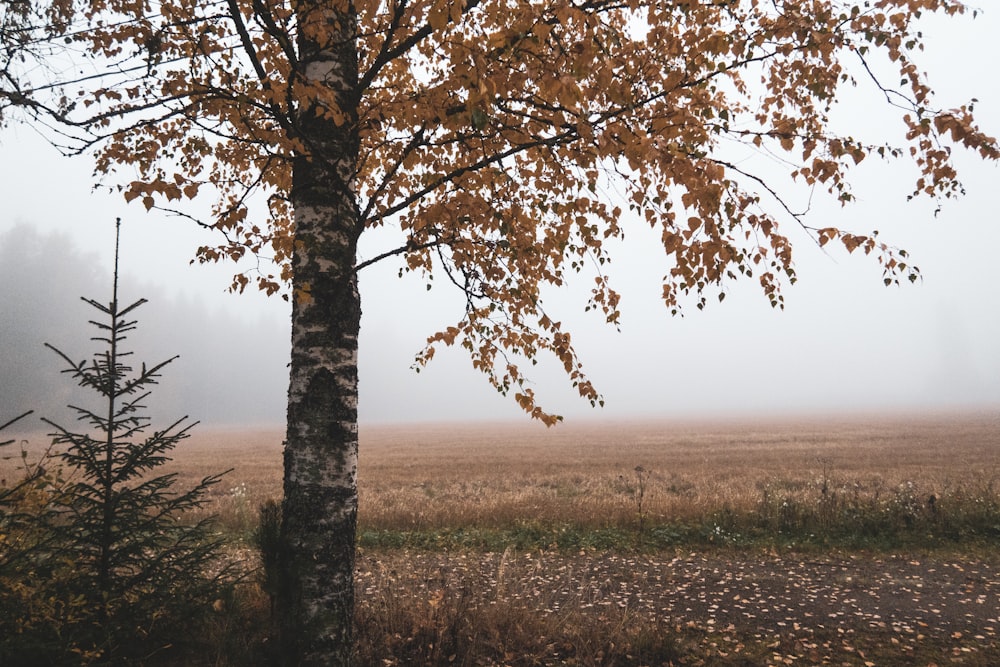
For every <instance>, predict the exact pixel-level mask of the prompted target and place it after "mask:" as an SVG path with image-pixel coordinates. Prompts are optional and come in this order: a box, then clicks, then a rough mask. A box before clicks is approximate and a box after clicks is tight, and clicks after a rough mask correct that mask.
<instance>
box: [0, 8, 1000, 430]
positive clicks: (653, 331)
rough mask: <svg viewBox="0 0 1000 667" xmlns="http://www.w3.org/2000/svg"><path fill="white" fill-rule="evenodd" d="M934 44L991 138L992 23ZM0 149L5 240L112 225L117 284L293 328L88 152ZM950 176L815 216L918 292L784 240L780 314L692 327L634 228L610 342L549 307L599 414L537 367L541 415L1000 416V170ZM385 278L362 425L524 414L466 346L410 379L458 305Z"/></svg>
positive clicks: (383, 274) (754, 296)
mask: <svg viewBox="0 0 1000 667" xmlns="http://www.w3.org/2000/svg"><path fill="white" fill-rule="evenodd" d="M926 32H927V34H928V38H927V41H928V47H929V48H928V53H927V54H926V56H927V57H926V58H924V59H923V60H921V64H922V65H923V66H924V67H925V69H927V70H928V71H929V72H930V74H931V82H932V85H934V86H935V87H936V89H937V90H938V91H939V95H938V98H937V100H938V101H939V103H940V106H942V107H951V106H957V105H960V104H963V103H966V102H967V101H968V100H969V98H971V97H976V98H978V99H979V102H978V104H977V113H978V118H979V121H980V123H981V125H982V126H983V127H984V129H985V130H986V131H987V132H988V133H990V134H993V135H1000V79H998V78H997V77H996V76H995V75H994V74H993V73H992V72H991V71H990V70H991V69H992V68H993V67H994V65H995V63H997V62H1000V42H998V40H997V39H996V36H997V35H998V34H1000V11H998V10H995V9H994V11H990V12H989V13H987V14H984V15H980V17H979V18H978V19H976V20H975V21H973V20H971V19H970V18H961V19H958V20H955V21H951V22H940V21H935V22H934V23H933V24H928V28H927V31H926ZM869 92H870V91H869ZM864 99H866V100H868V101H869V102H870V104H871V106H867V105H865V106H863V107H861V108H850V109H846V110H845V111H844V114H843V118H844V120H845V122H849V123H852V126H851V127H852V131H854V130H855V129H856V125H854V124H858V123H860V124H861V126H862V127H861V130H858V131H856V134H864V133H866V132H867V133H869V134H877V133H878V132H881V131H882V127H883V125H882V122H883V121H880V120H879V111H878V110H879V109H880V108H881V104H880V102H879V98H878V96H877V95H875V94H872V95H871V96H870V97H866V98H864ZM889 127H890V128H891V129H893V130H897V129H898V126H895V125H890V126H889ZM897 136H898V135H897ZM0 150H2V155H3V159H2V161H0V202H2V207H0V232H3V231H4V230H6V229H7V228H9V227H11V226H13V225H14V224H16V223H18V222H27V223H31V224H33V225H35V226H37V227H38V228H39V229H40V230H45V231H48V230H64V231H66V232H67V233H69V234H71V235H72V237H73V238H74V239H75V240H76V242H77V244H78V245H79V247H80V248H81V249H82V250H85V251H92V252H96V253H98V254H99V255H100V256H102V257H104V258H105V259H106V261H107V262H108V266H109V267H110V256H111V249H112V240H113V224H112V223H113V221H114V218H115V217H119V216H120V217H122V218H123V220H124V221H125V226H124V240H123V244H124V261H123V271H124V273H125V274H126V275H127V276H130V277H132V278H133V279H137V280H139V281H141V282H145V283H154V284H158V285H162V286H163V288H164V289H165V290H166V291H167V293H170V294H178V295H179V294H183V295H186V296H187V297H191V298H196V299H201V300H203V301H204V302H205V303H206V304H207V305H208V307H210V308H224V309H228V310H230V311H232V312H238V313H240V314H245V315H246V321H247V322H248V323H250V322H253V321H256V319H257V318H258V317H259V316H260V315H261V314H263V315H264V316H265V317H273V318H275V319H276V320H278V321H287V318H288V311H287V307H286V305H285V304H284V303H283V302H281V301H280V300H278V299H275V298H272V299H267V298H264V297H262V296H260V295H258V294H247V295H243V296H234V295H229V294H226V293H225V287H226V286H227V285H228V279H229V276H230V275H231V268H232V267H231V266H228V265H221V266H219V267H199V266H189V265H188V261H189V259H190V258H191V257H193V254H194V249H195V248H196V247H197V246H198V245H199V244H201V243H206V242H211V237H210V236H205V235H204V233H203V232H201V231H200V230H197V229H195V228H194V227H193V225H192V224H191V223H188V222H185V221H181V220H172V219H167V218H165V217H163V216H162V215H158V214H147V213H146V212H145V211H144V209H143V208H142V207H141V205H128V206H126V205H125V204H124V202H123V201H121V200H120V199H119V198H118V197H117V196H111V195H106V194H102V193H98V192H92V191H91V188H90V184H91V179H90V165H89V164H88V163H87V161H86V158H80V159H74V160H68V159H65V158H61V157H60V156H58V155H57V154H56V152H55V151H54V150H53V149H51V148H50V147H48V146H47V145H46V144H45V143H44V141H42V140H41V139H40V138H39V137H37V136H36V135H35V133H34V132H33V131H32V130H31V129H29V128H27V127H14V128H10V129H8V130H6V131H4V132H3V133H2V134H0ZM958 162H959V164H960V166H961V167H962V169H961V172H960V173H961V174H962V176H963V180H964V183H965V185H966V188H967V191H968V194H967V196H966V197H965V198H963V199H960V200H957V201H951V202H945V205H944V209H943V211H942V212H941V214H940V215H939V216H938V217H937V218H934V216H933V214H932V212H933V208H934V205H933V203H932V202H927V201H919V202H910V203H907V202H906V201H905V199H906V194H907V193H908V192H909V191H910V188H911V184H912V180H913V179H912V178H911V176H912V172H911V171H910V170H909V169H908V168H907V167H906V166H905V165H903V164H902V163H898V164H896V165H886V164H884V163H875V161H874V160H870V161H866V162H865V163H864V165H863V167H864V168H863V169H862V170H860V171H858V172H856V179H857V181H856V182H857V186H856V194H857V196H858V199H859V202H858V203H857V204H855V205H853V206H852V207H850V208H848V209H846V210H842V209H839V208H838V207H835V206H828V205H825V204H823V203H814V206H813V209H812V212H811V213H810V218H809V222H810V223H811V224H813V225H814V226H827V225H837V226H843V227H846V228H848V229H852V230H855V231H859V232H861V231H868V230H870V229H873V228H876V229H879V230H880V232H881V236H882V238H883V239H885V240H887V241H890V242H892V243H893V244H894V245H899V246H902V247H904V248H906V249H908V250H909V251H910V252H911V255H912V258H913V259H914V263H916V264H917V265H918V266H920V268H921V270H922V272H923V275H924V280H923V282H922V283H919V284H917V285H913V286H906V287H903V288H884V287H882V285H881V272H880V270H879V268H878V266H877V264H876V263H875V262H874V261H873V260H871V259H865V258H856V257H849V256H847V255H845V254H843V253H840V252H834V253H831V255H829V256H828V255H825V254H824V253H822V252H820V251H819V250H818V249H817V248H815V246H813V245H811V244H810V243H809V242H808V241H807V240H806V239H805V238H804V237H801V236H796V235H793V238H798V239H799V240H800V241H802V242H800V243H799V244H798V245H797V246H796V257H797V269H798V275H799V279H800V280H799V283H798V284H797V285H795V286H794V287H791V288H789V289H788V290H786V292H785V298H786V309H785V310H784V311H783V312H781V311H775V310H772V309H771V308H770V307H769V305H768V304H767V302H766V300H765V299H764V298H763V296H761V295H760V294H759V289H758V288H757V287H756V285H755V284H747V285H743V286H741V287H739V288H736V289H733V290H732V291H731V292H730V293H729V295H728V298H727V299H726V301H725V303H723V304H712V305H710V307H709V308H708V309H707V310H706V311H704V312H699V311H697V310H696V309H695V308H694V307H693V304H692V305H691V306H690V307H688V308H687V316H686V317H684V318H671V317H670V316H669V315H668V314H667V313H666V311H665V310H664V308H663V307H662V305H661V304H660V302H659V299H658V297H659V293H660V283H659V281H660V278H661V276H662V275H663V273H664V272H665V268H664V264H663V262H662V260H661V257H662V251H660V250H658V249H657V247H656V243H657V237H656V235H654V234H651V233H650V232H649V230H648V229H647V228H645V227H644V226H643V225H636V226H634V228H632V229H630V230H629V231H628V232H627V234H628V239H627V242H626V243H625V244H624V246H623V247H622V248H621V250H620V253H619V254H618V255H617V256H616V259H615V268H613V269H612V271H613V276H614V279H615V284H616V286H617V288H618V289H619V291H621V292H622V293H623V306H622V312H623V318H622V331H621V333H617V332H615V331H614V330H613V329H611V328H609V327H607V326H605V325H603V324H601V322H600V318H598V317H589V316H587V315H585V314H584V313H583V312H582V306H583V303H584V301H585V295H586V292H587V290H588V289H589V284H588V283H589V281H590V278H589V277H587V276H581V280H580V281H579V283H578V285H577V286H576V289H575V290H574V289H570V290H567V291H566V292H565V293H563V294H558V295H555V297H554V298H553V300H552V301H551V302H550V304H549V306H548V308H547V310H548V311H549V312H550V314H552V315H553V316H554V319H562V320H563V321H564V322H565V323H571V324H572V327H571V331H573V332H574V340H575V341H576V343H577V348H578V352H579V353H580V356H581V357H582V359H583V361H584V365H585V369H586V370H587V371H588V372H589V374H590V376H591V379H592V380H593V381H594V382H595V384H596V385H597V387H598V389H599V390H600V391H601V392H602V393H603V394H604V397H605V399H606V401H607V404H606V407H605V408H604V409H603V410H593V409H591V408H590V406H589V404H587V403H585V402H583V401H581V400H579V399H577V398H575V396H574V394H573V392H572V390H571V389H570V388H569V386H568V382H567V381H565V379H564V377H563V376H562V375H561V372H559V371H555V370H553V369H551V368H546V367H545V364H542V365H541V367H540V370H538V372H537V374H536V375H535V376H534V379H535V380H536V384H535V389H536V392H537V393H538V395H539V397H540V399H541V401H542V404H543V406H545V407H548V408H549V409H552V410H555V411H557V412H559V413H561V414H564V415H566V416H567V417H568V418H581V417H608V418H629V417H639V416H692V415H694V416H706V415H720V416H721V415H725V416H745V415H747V414H761V413H767V414H770V415H774V414H787V413H798V412H849V411H858V410H864V411H877V410H902V409H917V410H928V409H949V408H957V407H970V408H984V407H991V408H996V407H1000V342H998V341H1000V294H998V287H1000V280H998V277H997V272H998V269H997V266H998V261H997V252H998V250H997V249H998V248H1000V226H998V224H997V222H998V211H1000V171H998V168H997V166H996V165H992V164H982V163H979V162H977V161H976V160H975V159H974V158H973V157H972V156H971V155H968V154H964V153H960V154H959V160H958ZM376 248H377V246H376V245H368V246H366V247H365V248H363V250H362V252H367V254H369V255H371V254H374V253H375V252H376V251H377V250H376ZM397 268H398V263H394V262H389V263H387V264H385V265H384V266H377V267H374V268H371V269H368V270H366V271H365V272H364V273H363V275H362V284H361V288H362V297H363V299H364V303H363V310H364V319H363V322H362V338H361V362H360V363H361V369H360V373H361V418H362V421H363V422H368V423H374V422H385V421H411V420H469V419H498V418H510V417H514V418H516V417H518V415H520V414H521V413H520V412H519V410H518V409H517V408H516V407H515V406H514V405H513V400H512V399H504V398H502V397H499V396H498V395H497V394H496V393H495V392H494V391H493V390H492V389H491V388H490V387H489V386H488V384H487V383H486V382H485V380H484V379H483V378H482V377H481V376H479V375H478V373H476V372H474V371H473V370H472V369H471V367H470V364H469V363H468V361H467V360H466V359H465V358H464V356H463V353H462V351H460V350H448V351H443V353H442V352H439V354H438V357H437V358H436V359H435V361H434V362H433V363H432V364H431V367H430V368H428V369H426V370H424V371H423V372H421V373H420V374H416V373H414V372H413V371H412V370H410V365H411V362H412V359H413V355H414V353H415V352H417V351H418V350H419V349H420V348H421V347H422V344H423V340H424V339H425V337H426V336H427V335H428V334H430V333H432V332H433V331H434V330H436V328H438V327H443V326H447V325H449V324H452V323H453V322H454V321H455V320H456V319H457V318H458V317H459V316H460V315H461V311H460V309H461V302H460V301H459V300H456V299H455V298H454V295H451V294H449V293H448V291H447V288H446V285H445V284H444V281H442V280H439V281H437V282H438V283H441V284H440V285H439V286H438V287H436V288H435V289H434V290H433V291H432V292H429V293H428V292H426V291H425V289H424V286H423V283H422V282H420V281H419V280H416V279H404V280H403V281H399V280H397V279H396V277H395V276H396V271H397ZM68 288H70V289H71V286H68ZM3 316H5V317H6V316H9V315H8V314H3ZM14 316H15V317H16V314H14ZM234 335H246V332H234ZM0 353H2V351H0ZM163 353H164V354H168V353H170V351H169V350H164V351H163ZM285 356H287V350H284V349H278V350H271V349H268V350H262V355H261V360H260V361H259V363H261V364H269V365H271V366H273V365H274V364H277V363H284V361H283V359H284V357H285ZM207 370H209V371H210V373H209V377H208V378H206V381H207V382H218V383H219V391H225V372H224V370H223V369H207ZM282 393H283V392H282ZM280 413H281V406H280V405H276V406H275V414H278V415H280Z"/></svg>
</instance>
